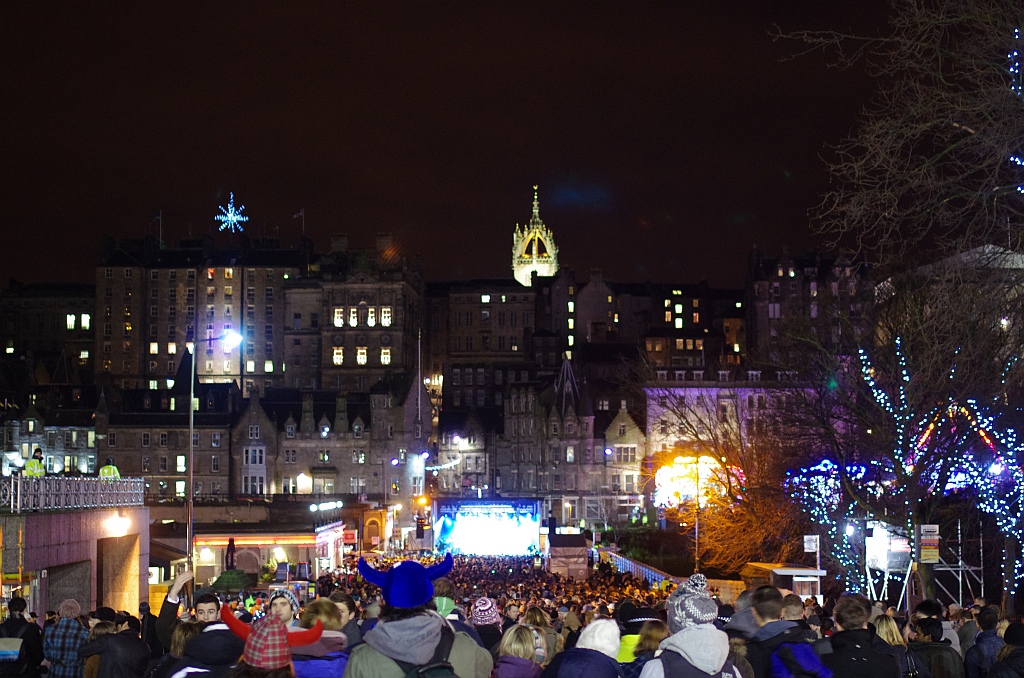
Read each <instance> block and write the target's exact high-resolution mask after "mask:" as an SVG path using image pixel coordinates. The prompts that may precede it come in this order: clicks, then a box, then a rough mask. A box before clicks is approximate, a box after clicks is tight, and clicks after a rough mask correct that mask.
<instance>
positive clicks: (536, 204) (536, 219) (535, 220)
mask: <svg viewBox="0 0 1024 678" xmlns="http://www.w3.org/2000/svg"><path fill="white" fill-rule="evenodd" d="M542 223H543V222H542V221H541V220H540V199H539V198H537V185H536V184H534V186H533V216H532V217H531V218H530V225H531V226H536V225H538V224H542Z"/></svg>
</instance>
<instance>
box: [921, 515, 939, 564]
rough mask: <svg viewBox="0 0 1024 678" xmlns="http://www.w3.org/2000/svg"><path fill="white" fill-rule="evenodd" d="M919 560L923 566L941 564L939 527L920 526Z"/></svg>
mask: <svg viewBox="0 0 1024 678" xmlns="http://www.w3.org/2000/svg"><path fill="white" fill-rule="evenodd" d="M917 535H918V536H917V544H918V559H917V562H919V563H922V564H926V565H927V564H935V563H938V562H939V526H938V525H920V526H918V528H917Z"/></svg>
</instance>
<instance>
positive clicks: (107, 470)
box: [100, 457, 121, 480]
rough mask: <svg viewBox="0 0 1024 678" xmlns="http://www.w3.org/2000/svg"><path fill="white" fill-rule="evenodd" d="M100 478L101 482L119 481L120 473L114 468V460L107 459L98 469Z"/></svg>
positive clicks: (111, 458)
mask: <svg viewBox="0 0 1024 678" xmlns="http://www.w3.org/2000/svg"><path fill="white" fill-rule="evenodd" d="M100 478H102V479H103V480H120V479H121V472H120V471H118V470H117V467H116V466H114V458H113V457H107V463H106V464H104V465H103V466H101V467H100Z"/></svg>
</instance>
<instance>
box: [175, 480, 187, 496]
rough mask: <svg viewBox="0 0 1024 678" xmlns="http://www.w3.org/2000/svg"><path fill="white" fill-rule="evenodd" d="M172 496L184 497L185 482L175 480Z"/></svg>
mask: <svg viewBox="0 0 1024 678" xmlns="http://www.w3.org/2000/svg"><path fill="white" fill-rule="evenodd" d="M174 494H175V495H176V496H178V497H184V496H185V481H184V480H175V481H174Z"/></svg>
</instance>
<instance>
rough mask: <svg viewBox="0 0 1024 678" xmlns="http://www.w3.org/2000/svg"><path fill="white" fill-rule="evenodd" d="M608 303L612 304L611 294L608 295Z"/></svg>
mask: <svg viewBox="0 0 1024 678" xmlns="http://www.w3.org/2000/svg"><path fill="white" fill-rule="evenodd" d="M608 303H609V304H610V303H612V295H610V294H609V295H608Z"/></svg>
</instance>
